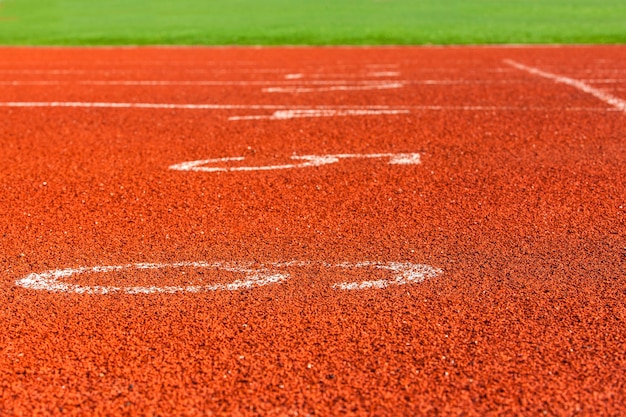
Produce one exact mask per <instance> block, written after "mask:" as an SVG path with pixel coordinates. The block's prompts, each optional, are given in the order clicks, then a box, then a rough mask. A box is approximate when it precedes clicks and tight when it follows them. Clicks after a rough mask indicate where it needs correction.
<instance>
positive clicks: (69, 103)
mask: <svg viewBox="0 0 626 417" xmlns="http://www.w3.org/2000/svg"><path fill="white" fill-rule="evenodd" d="M0 107H78V108H81V107H84V108H92V107H96V108H114V109H117V108H139V109H189V110H287V111H292V110H293V111H299V110H302V111H323V110H330V111H341V110H342V109H346V110H349V111H376V110H390V111H399V109H394V108H393V107H390V106H290V105H282V104H208V103H207V104H184V103H110V102H84V101H5V102H0ZM402 110H405V109H402Z"/></svg>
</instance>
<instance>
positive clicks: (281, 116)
mask: <svg viewBox="0 0 626 417" xmlns="http://www.w3.org/2000/svg"><path fill="white" fill-rule="evenodd" d="M408 113H410V111H409V110H408V109H381V110H378V109H348V110H332V109H328V110H278V111H275V112H274V113H273V114H271V115H251V116H232V117H229V118H228V120H263V119H268V120H286V119H296V118H303V117H334V116H382V115H395V114H408Z"/></svg>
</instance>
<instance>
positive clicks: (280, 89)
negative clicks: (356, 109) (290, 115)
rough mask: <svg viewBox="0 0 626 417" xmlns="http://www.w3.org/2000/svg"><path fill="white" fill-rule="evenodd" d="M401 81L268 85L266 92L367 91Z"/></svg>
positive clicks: (384, 88) (394, 87) (381, 88)
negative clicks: (318, 85)
mask: <svg viewBox="0 0 626 417" xmlns="http://www.w3.org/2000/svg"><path fill="white" fill-rule="evenodd" d="M404 85H405V84H404V83H401V82H385V83H371V84H366V85H334V86H330V87H268V88H264V89H263V90H262V91H263V92H264V93H292V94H301V93H317V92H328V91H366V90H390V89H396V88H402V87H404Z"/></svg>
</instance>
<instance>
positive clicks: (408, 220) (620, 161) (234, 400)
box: [0, 46, 626, 415]
mask: <svg viewBox="0 0 626 417" xmlns="http://www.w3.org/2000/svg"><path fill="white" fill-rule="evenodd" d="M503 59H513V60H515V61H517V62H519V63H522V64H524V65H528V66H532V67H536V68H540V69H541V70H543V71H547V72H551V73H554V74H558V75H562V76H566V77H571V78H572V79H576V80H586V81H585V82H588V83H589V84H590V85H592V86H594V87H596V88H600V89H603V91H606V92H609V93H610V94H612V95H613V96H615V97H617V98H620V99H622V100H623V99H624V98H625V97H626V91H625V90H624V87H623V86H624V85H625V84H626V67H624V63H625V62H626V48H625V47H623V46H618V47H561V48H555V47H546V48H319V49H318V48H294V49H289V48H285V49H273V48H262V49H257V48H208V49H201V48H181V49H176V48H163V49H158V48H150V49H141V48H138V49H135V48H128V49H18V48H7V49H0V102H4V103H6V102H10V101H19V102H33V101H37V102H51V101H54V102H69V101H82V102H125V103H168V104H172V103H182V104H191V103H212V104H244V105H247V104H275V105H281V106H285V107H289V106H292V105H293V106H296V105H297V106H304V107H314V106H318V105H328V106H347V107H358V106H377V105H388V106H390V107H392V108H402V109H404V110H406V111H408V113H406V114H397V115H365V116H334V117H332V116H331V117H315V118H295V119H287V120H267V119H264V120H229V117H233V116H249V115H265V116H268V115H271V114H272V113H273V111H274V110H265V109H260V110H259V109H224V110H189V109H132V108H130V109H129V108H125V109H111V108H49V107H37V108H32V107H25V108H16V107H5V106H4V105H3V106H0V143H1V145H2V146H1V147H0V187H1V189H0V213H2V217H1V218H0V239H1V240H0V277H1V278H0V415H37V414H40V415H57V414H67V415H93V414H98V415H105V414H109V415H113V414H115V415H203V414H207V415H209V414H214V413H215V414H264V415H306V414H317V415H337V414H352V413H354V414H361V415H365V414H367V415H415V414H433V415H435V414H441V415H448V414H455V415H456V414H463V413H465V414H466V415H488V414H524V415H535V414H549V415H624V414H626V406H624V404H626V353H625V352H626V336H625V334H626V224H625V218H624V214H625V210H624V207H626V201H625V200H626V142H625V139H626V135H625V133H624V132H625V131H626V130H625V126H626V124H625V114H624V112H621V111H618V110H617V109H615V108H614V107H612V106H611V105H610V104H608V103H606V102H604V101H602V100H600V99H598V98H596V97H594V96H592V95H590V94H587V93H585V92H583V91H581V90H579V89H577V88H574V87H572V86H569V85H565V84H562V83H556V82H554V81H553V80H550V79H546V78H542V77H538V76H536V75H532V74H530V73H528V72H525V71H521V70H519V69H515V68H513V67H511V66H510V65H507V64H505V63H504V62H503ZM375 72H379V73H381V72H382V73H384V72H387V74H374V73H375ZM394 72H395V73H397V74H393V73H394ZM288 74H302V76H301V78H294V77H295V76H288ZM286 76H287V78H286ZM620 77H621V78H620ZM608 79H612V80H614V81H607V80H608ZM106 80H108V81H120V80H123V81H132V80H135V81H137V80H139V81H148V80H153V81H154V80H159V81H181V80H182V81H186V82H189V81H194V80H195V81H208V80H212V81H216V80H222V81H255V82H258V81H263V82H267V84H268V85H267V86H269V87H271V86H273V85H274V84H273V83H275V84H276V85H277V86H282V87H284V86H285V85H288V82H289V83H293V85H295V86H298V85H300V84H299V82H300V81H302V82H303V83H302V85H304V84H306V83H304V82H306V81H311V80H318V81H319V80H321V81H329V80H330V81H342V82H343V81H345V83H344V84H349V83H348V81H350V82H355V81H359V80H360V81H363V80H366V81H368V80H369V81H371V80H374V81H385V80H389V81H397V80H404V82H405V84H404V86H403V87H401V88H393V89H383V90H356V91H353V90H345V91H313V92H308V93H300V94H297V93H268V92H264V91H263V88H265V87H267V86H266V85H249V84H244V85H161V86H153V85H150V86H147V85H94V83H91V84H90V83H84V81H90V82H91V81H106ZM426 80H430V83H429V82H425V81H426ZM444 80H447V81H454V82H450V83H447V84H436V83H435V84H433V83H432V81H439V82H441V81H444ZM43 81H46V82H48V84H45V83H42V82H43ZM289 85H291V84H289ZM306 85H307V86H308V87H310V85H311V83H309V84H306ZM313 85H315V84H313ZM342 85H343V84H342ZM421 106H433V107H421ZM466 106H481V107H474V108H467V107H466ZM462 107H466V108H462ZM294 153H295V154H299V155H307V154H315V155H327V154H345V153H350V154H371V153H420V154H421V157H422V162H421V164H419V165H389V164H387V163H386V162H385V161H383V160H343V161H340V162H339V163H336V164H332V165H324V166H319V167H312V168H302V169H286V170H276V171H253V172H217V173H207V172H181V171H172V170H169V169H168V167H169V166H171V165H173V164H178V163H181V162H184V161H192V160H199V159H211V158H223V157H232V156H246V157H247V159H246V162H247V163H249V164H252V165H268V164H274V163H276V162H277V161H278V162H279V163H284V162H285V161H289V157H290V156H291V155H292V154H294ZM294 260H295V261H303V262H313V263H312V264H311V265H309V266H306V267H293V268H291V278H290V279H288V280H286V281H284V282H282V283H278V284H274V285H268V286H263V287H257V288H252V289H248V290H240V291H213V292H201V293H176V294H126V293H120V292H118V293H113V294H105V295H102V294H78V293H73V292H49V291H46V290H37V289H28V288H23V287H20V286H17V285H16V281H17V280H20V279H22V278H24V277H26V276H28V275H29V274H31V273H42V272H45V271H49V270H57V269H66V268H76V267H80V266H85V267H93V266H99V265H126V264H130V263H140V262H149V263H175V262H194V261H207V262H234V263H237V262H250V263H255V264H258V265H261V264H267V263H272V262H284V261H294ZM361 261H371V262H383V263H384V262H411V263H414V264H426V265H431V266H433V267H435V268H439V269H441V270H442V271H443V272H442V273H441V274H440V275H439V276H437V277H435V278H430V279H427V280H426V281H424V282H422V283H417V284H411V285H404V286H389V287H387V288H383V289H367V290H357V291H346V290H339V289H336V288H333V287H332V284H333V283H337V282H340V281H345V280H346V279H347V280H353V281H354V280H367V279H370V278H371V277H370V276H374V275H377V274H378V275H380V271H378V272H377V271H374V270H373V269H372V268H353V269H352V270H347V269H341V268H339V269H338V268H326V267H323V266H322V265H323V263H324V262H327V263H332V264H337V263H341V262H350V263H357V262H361ZM192 269H193V268H192ZM179 272H180V271H170V270H162V271H160V272H159V273H157V272H150V271H139V270H136V269H134V270H133V269H129V270H126V271H124V272H118V273H115V274H95V273H93V274H89V273H87V274H84V275H81V276H73V277H70V278H67V279H66V280H65V281H67V282H69V281H70V280H73V282H75V283H78V284H81V285H126V286H134V285H180V279H181V276H180V274H179ZM189 272H190V274H191V275H193V274H195V273H196V272H197V271H193V270H191V271H189ZM208 275H209V276H208V278H207V279H208V280H212V282H229V281H232V280H234V279H236V278H237V277H236V276H235V275H236V274H234V273H232V272H231V273H229V272H224V273H222V274H219V273H211V274H208ZM383 275H384V274H383ZM196 278H197V277H196ZM376 279H378V278H376Z"/></svg>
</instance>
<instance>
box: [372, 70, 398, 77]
mask: <svg viewBox="0 0 626 417" xmlns="http://www.w3.org/2000/svg"><path fill="white" fill-rule="evenodd" d="M367 75H369V76H370V77H399V76H400V71H374V72H370V73H368V74H367Z"/></svg>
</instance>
